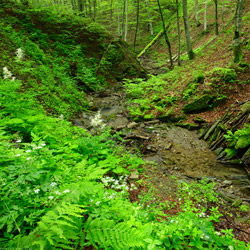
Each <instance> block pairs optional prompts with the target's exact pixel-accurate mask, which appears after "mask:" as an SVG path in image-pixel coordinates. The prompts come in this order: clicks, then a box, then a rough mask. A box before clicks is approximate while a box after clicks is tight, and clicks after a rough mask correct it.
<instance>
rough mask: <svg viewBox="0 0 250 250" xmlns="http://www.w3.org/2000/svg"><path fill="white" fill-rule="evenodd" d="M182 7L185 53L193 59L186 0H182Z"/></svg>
mask: <svg viewBox="0 0 250 250" xmlns="http://www.w3.org/2000/svg"><path fill="white" fill-rule="evenodd" d="M182 8H183V20H184V28H185V36H186V43H187V53H188V58H189V60H192V59H194V52H193V50H192V44H191V38H190V30H189V23H188V13H187V0H182Z"/></svg>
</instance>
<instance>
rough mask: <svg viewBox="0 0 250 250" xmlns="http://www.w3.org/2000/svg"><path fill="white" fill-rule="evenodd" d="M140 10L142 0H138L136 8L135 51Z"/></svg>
mask: <svg viewBox="0 0 250 250" xmlns="http://www.w3.org/2000/svg"><path fill="white" fill-rule="evenodd" d="M139 11H140V0H137V9H136V29H135V39H134V51H135V44H136V37H137V32H138V26H139Z"/></svg>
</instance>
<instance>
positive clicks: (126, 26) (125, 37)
mask: <svg viewBox="0 0 250 250" xmlns="http://www.w3.org/2000/svg"><path fill="white" fill-rule="evenodd" d="M127 35H128V0H126V19H125V32H124V41H126V42H127Z"/></svg>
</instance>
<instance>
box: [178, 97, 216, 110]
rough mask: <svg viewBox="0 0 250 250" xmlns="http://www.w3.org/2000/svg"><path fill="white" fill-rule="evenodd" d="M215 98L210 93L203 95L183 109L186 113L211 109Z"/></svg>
mask: <svg viewBox="0 0 250 250" xmlns="http://www.w3.org/2000/svg"><path fill="white" fill-rule="evenodd" d="M213 99H214V98H213V97H212V96H210V95H203V96H201V97H200V98H199V99H197V100H195V101H193V102H191V103H188V104H187V105H185V106H184V107H183V109H182V110H183V111H184V112H185V113H196V112H197V113H198V112H200V111H203V110H206V109H209V108H210V107H211V104H212V103H213Z"/></svg>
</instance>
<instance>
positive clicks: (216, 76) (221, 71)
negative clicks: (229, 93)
mask: <svg viewBox="0 0 250 250" xmlns="http://www.w3.org/2000/svg"><path fill="white" fill-rule="evenodd" d="M206 74H207V76H210V77H212V81H215V82H216V81H220V80H222V81H224V82H233V81H234V80H235V79H236V73H235V70H234V69H229V68H220V67H215V68H214V69H212V70H211V71H209V72H206Z"/></svg>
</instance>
